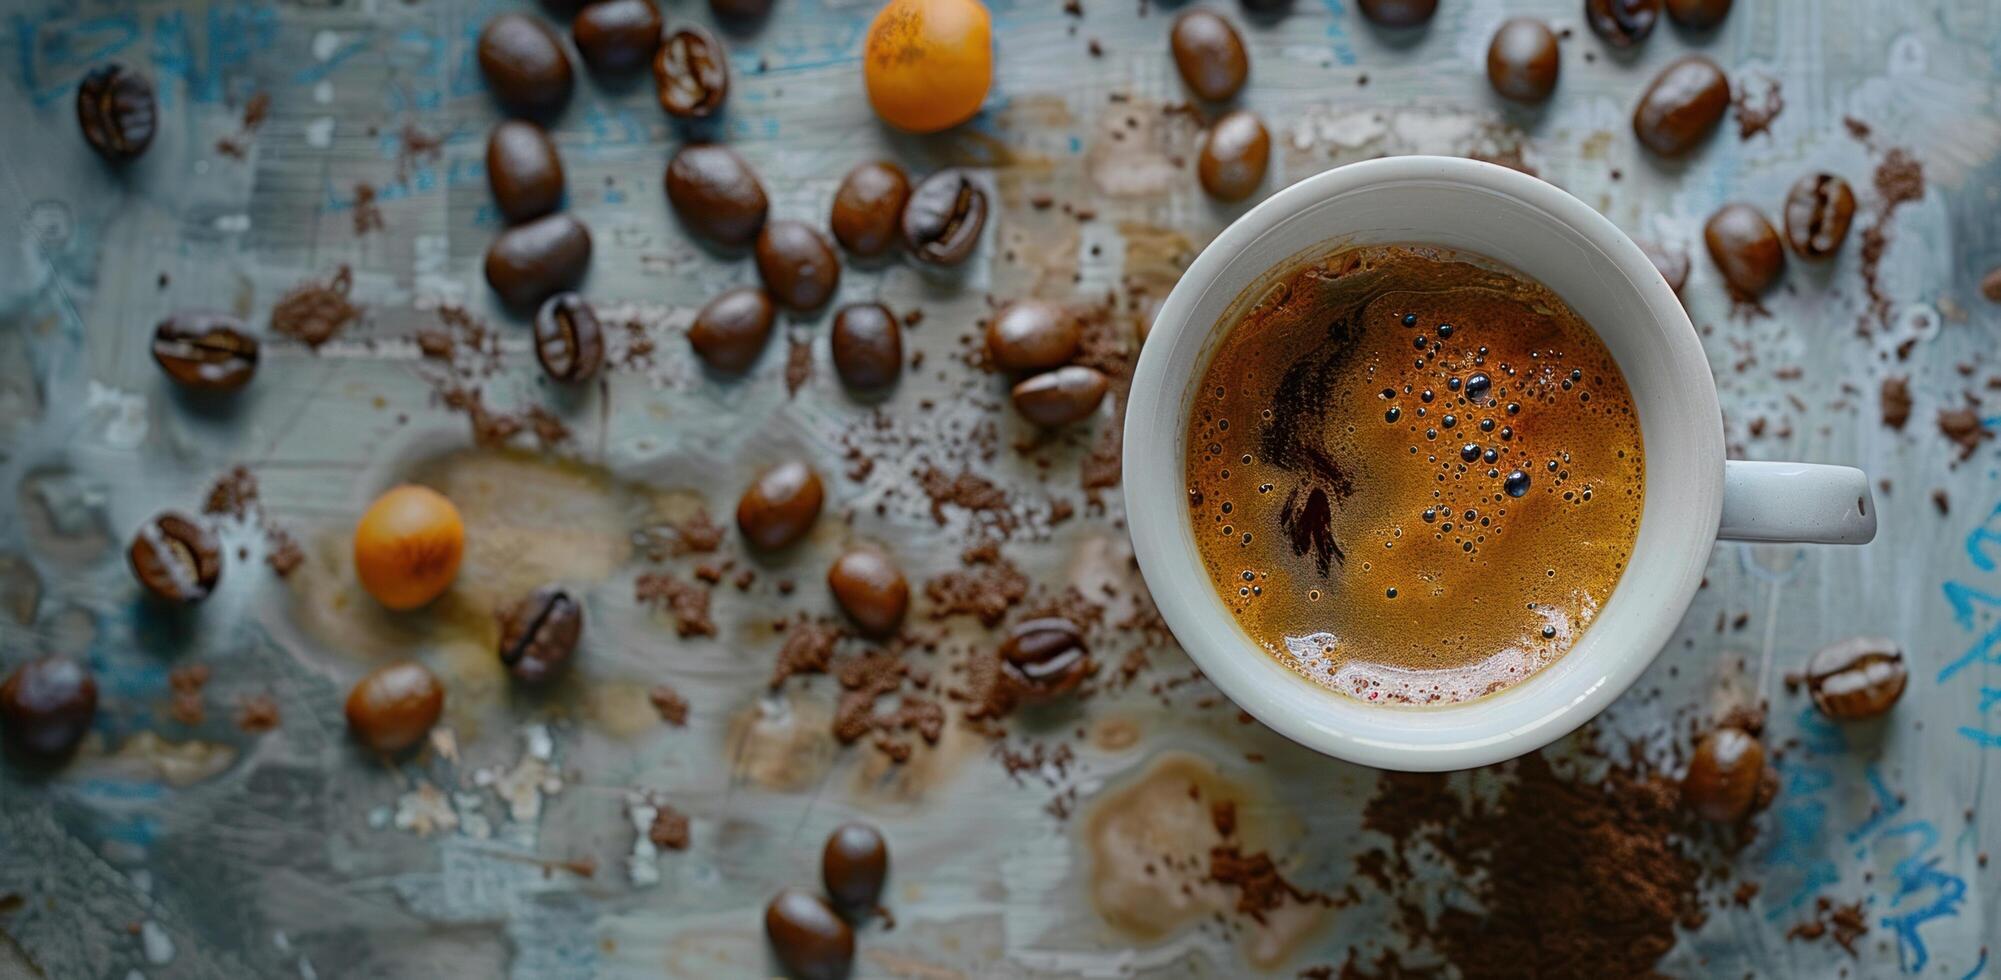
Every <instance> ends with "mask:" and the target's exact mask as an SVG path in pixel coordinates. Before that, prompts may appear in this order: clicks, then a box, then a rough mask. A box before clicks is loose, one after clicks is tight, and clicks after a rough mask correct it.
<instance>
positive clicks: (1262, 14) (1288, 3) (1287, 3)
mask: <svg viewBox="0 0 2001 980" xmlns="http://www.w3.org/2000/svg"><path fill="white" fill-rule="evenodd" d="M1237 2H1238V3H1239V4H1241V5H1243V8H1244V12H1245V13H1248V14H1250V15H1251V16H1252V17H1254V18H1257V19H1259V20H1273V19H1276V18H1279V17H1283V16H1285V14H1286V12H1287V11H1289V10H1291V9H1292V0H1237Z"/></svg>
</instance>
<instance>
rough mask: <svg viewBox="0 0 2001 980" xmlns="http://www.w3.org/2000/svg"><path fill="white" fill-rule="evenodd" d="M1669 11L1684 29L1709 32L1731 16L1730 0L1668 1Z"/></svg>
mask: <svg viewBox="0 0 2001 980" xmlns="http://www.w3.org/2000/svg"><path fill="white" fill-rule="evenodd" d="M1667 11H1668V16H1669V17H1672V18H1674V22H1675V23H1677V24H1680V25H1681V26H1683V27H1688V28H1693V29H1695V30H1698V31H1700V30H1707V29H1709V28H1711V27H1715V26H1716V25H1718V24H1721V23H1723V18H1725V17H1728V16H1730V0H1667Z"/></svg>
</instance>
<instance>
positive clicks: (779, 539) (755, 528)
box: [736, 460, 826, 551]
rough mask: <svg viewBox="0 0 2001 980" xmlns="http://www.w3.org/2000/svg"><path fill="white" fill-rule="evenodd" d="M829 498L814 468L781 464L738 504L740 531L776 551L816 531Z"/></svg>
mask: <svg viewBox="0 0 2001 980" xmlns="http://www.w3.org/2000/svg"><path fill="white" fill-rule="evenodd" d="M825 496H826V495H825V491H823V490H822V489H821V487H820V475H819V474H818V473H815V472H813V468H812V467H810V466H807V465H806V464H805V463H802V462H799V461H798V460H787V461H785V462H783V463H779V464H777V465H776V466H773V467H771V468H770V469H767V470H765V471H764V472H762V473H759V474H758V475H757V479H755V480H752V481H751V484H750V489H748V490H745V491H744V492H743V497H742V499H739V500H738V501H737V504H736V526H737V530H739V531H742V532H743V536H744V538H745V540H748V541H749V542H750V543H751V544H752V545H754V546H756V547H758V548H762V549H764V550H766V551H776V550H777V549H779V548H783V547H785V546H786V545H788V544H791V543H792V542H794V541H797V540H799V539H800V538H803V537H805V536H806V532H808V531H811V530H812V529H813V522H814V521H815V520H818V519H819V517H820V504H821V502H822V501H823V500H824V499H825Z"/></svg>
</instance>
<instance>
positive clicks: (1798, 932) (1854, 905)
mask: <svg viewBox="0 0 2001 980" xmlns="http://www.w3.org/2000/svg"><path fill="white" fill-rule="evenodd" d="M1868 934H1869V922H1868V919H1867V918H1865V917H1864V916H1863V914H1862V903H1861V902H1850V903H1849V904H1847V905H1836V904H1834V902H1832V901H1831V900H1829V899H1827V898H1825V897H1822V898H1817V899H1814V902H1813V918H1811V919H1808V920H1807V921H1805V922H1802V923H1799V924H1798V925H1795V926H1793V927H1792V928H1791V929H1789V930H1787V931H1786V938H1787V939H1791V940H1795V941H1799V940H1804V941H1806V942H1815V941H1818V940H1820V939H1823V938H1830V937H1831V938H1833V940H1834V941H1835V943H1836V944H1837V945H1839V946H1840V947H1841V948H1842V950H1844V951H1845V952H1847V953H1848V955H1850V956H1856V955H1859V954H1857V952H1856V950H1855V941H1856V940H1857V939H1861V938H1862V937H1863V936H1866V935H1868Z"/></svg>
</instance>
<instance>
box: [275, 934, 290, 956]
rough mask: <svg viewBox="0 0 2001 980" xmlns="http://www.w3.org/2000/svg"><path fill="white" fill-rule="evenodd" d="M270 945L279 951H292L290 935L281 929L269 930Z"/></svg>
mask: <svg viewBox="0 0 2001 980" xmlns="http://www.w3.org/2000/svg"><path fill="white" fill-rule="evenodd" d="M271 946H272V948H274V949H276V950H277V951H278V952H280V953H289V952H291V951H292V937H290V936H287V935H285V930H283V929H274V930H272V932H271Z"/></svg>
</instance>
